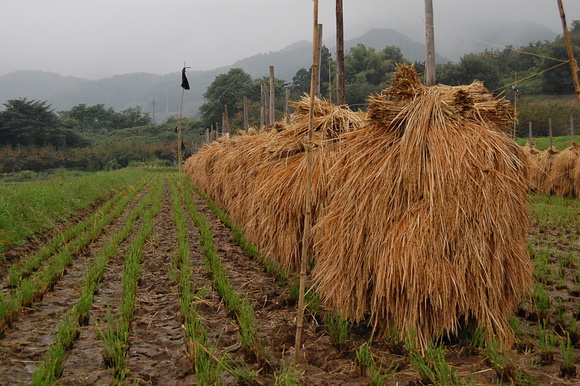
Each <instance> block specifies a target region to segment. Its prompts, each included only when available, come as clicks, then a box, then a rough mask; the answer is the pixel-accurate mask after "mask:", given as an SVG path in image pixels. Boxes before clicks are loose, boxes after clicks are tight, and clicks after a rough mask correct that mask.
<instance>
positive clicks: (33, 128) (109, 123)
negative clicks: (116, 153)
mask: <svg viewBox="0 0 580 386" xmlns="http://www.w3.org/2000/svg"><path fill="white" fill-rule="evenodd" d="M4 107H5V110H4V111H2V112H0V145H2V146H54V147H57V148H63V147H85V146H89V145H90V144H91V143H92V140H91V139H92V138H93V137H94V136H95V135H106V134H109V133H111V132H114V131H117V130H121V129H124V128H127V127H133V126H143V125H148V124H151V117H149V115H148V114H146V113H144V112H143V111H142V110H141V107H131V108H128V109H126V110H123V111H120V112H116V111H115V110H113V108H111V107H109V108H106V107H105V105H103V104H97V105H94V106H87V105H86V104H80V105H77V106H75V107H73V108H72V109H70V110H68V111H60V112H58V113H57V112H55V111H54V110H53V109H51V105H49V104H48V103H47V102H46V101H37V100H28V99H26V98H19V99H11V100H9V101H7V102H6V103H4Z"/></svg>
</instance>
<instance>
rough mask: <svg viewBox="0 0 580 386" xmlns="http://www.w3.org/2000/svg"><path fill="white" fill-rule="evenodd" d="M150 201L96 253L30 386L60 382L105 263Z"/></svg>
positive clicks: (147, 198)
mask: <svg viewBox="0 0 580 386" xmlns="http://www.w3.org/2000/svg"><path fill="white" fill-rule="evenodd" d="M133 197H134V195H133ZM152 201H153V191H152V190H150V191H149V192H148V194H147V195H146V196H145V197H144V198H143V200H141V202H140V203H139V204H138V205H137V206H136V207H135V208H134V209H133V211H132V212H131V213H129V215H128V216H127V219H126V220H125V223H124V226H123V228H122V229H121V230H120V232H118V233H115V234H114V235H113V237H112V239H111V240H110V242H109V243H107V245H105V246H104V248H103V249H102V250H101V251H100V252H99V253H98V255H97V256H96V258H95V260H94V261H93V264H92V265H91V267H89V268H88V269H87V271H86V274H85V278H84V281H82V287H81V295H80V297H79V299H78V301H77V303H76V304H75V306H74V307H73V308H72V309H71V310H70V311H69V312H67V313H66V314H65V315H64V318H63V320H62V321H61V322H60V323H59V325H58V327H57V331H58V333H57V338H56V341H55V342H54V343H53V344H52V345H51V346H50V348H49V349H48V350H47V352H46V354H45V359H44V361H43V362H42V363H41V365H40V366H39V367H38V368H37V369H36V370H35V372H34V373H33V375H32V381H31V383H32V384H56V382H57V381H58V379H59V378H60V376H61V374H62V364H63V361H64V356H65V354H66V352H67V351H68V350H69V349H70V348H71V347H72V345H73V343H74V341H75V340H76V338H77V337H78V334H79V329H80V327H81V326H84V325H87V324H88V317H89V312H90V310H91V307H92V305H93V298H94V294H95V291H96V290H97V287H98V285H99V284H100V283H101V281H102V279H103V274H104V271H105V269H106V267H107V264H108V262H109V261H110V260H111V259H112V258H113V257H114V256H115V254H116V253H117V251H118V249H119V246H120V245H121V243H123V242H124V241H125V239H126V238H127V237H128V236H129V235H130V234H131V232H132V231H133V228H134V226H135V224H136V221H137V220H138V219H139V218H140V217H142V216H143V215H144V213H145V210H146V209H147V207H148V206H149V205H150V204H151V203H152Z"/></svg>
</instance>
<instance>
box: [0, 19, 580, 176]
mask: <svg viewBox="0 0 580 386" xmlns="http://www.w3.org/2000/svg"><path fill="white" fill-rule="evenodd" d="M570 36H571V40H572V43H573V46H574V47H573V49H574V52H576V53H579V52H580V21H573V22H572V23H571V29H570ZM320 59H321V60H320V95H321V97H322V98H325V99H328V100H335V99H336V98H335V97H334V95H333V94H335V93H336V85H335V84H333V83H334V82H335V73H336V65H337V63H336V60H335V59H333V58H332V54H331V53H330V51H329V50H328V48H327V47H325V46H323V47H322V50H321V57H320ZM567 61H568V56H567V50H566V46H565V43H564V40H563V38H562V37H557V38H556V39H554V41H543V42H533V43H529V44H528V45H527V46H524V47H518V48H515V47H505V48H504V49H501V50H486V51H484V52H481V53H471V54H467V55H464V56H462V57H461V58H460V60H459V61H458V62H456V63H452V62H448V63H442V64H438V65H437V67H436V75H437V83H441V84H448V85H460V84H470V83H471V82H473V81H474V80H480V81H482V82H484V84H485V86H486V87H487V88H488V90H490V91H491V92H492V93H493V94H496V95H500V94H503V95H505V96H506V97H507V98H509V99H511V101H512V103H513V104H514V105H517V111H518V116H519V122H520V124H519V125H518V132H517V134H518V136H520V137H525V136H527V134H528V122H531V123H533V126H534V135H535V136H547V135H548V119H549V118H550V119H551V120H552V123H553V125H554V135H567V134H568V131H567V127H568V125H569V122H570V120H571V117H572V120H574V121H576V122H580V112H579V109H578V108H577V106H576V105H575V104H564V103H561V99H551V101H550V96H558V95H566V94H571V93H573V92H574V86H573V84H572V78H571V76H570V66H569V64H568V63H567ZM403 63H405V64H410V63H409V61H408V60H406V59H405V57H404V55H403V54H402V52H401V49H400V48H398V47H395V46H386V47H385V48H383V49H382V50H376V49H375V48H372V47H366V46H365V45H363V44H358V45H356V46H354V47H352V48H350V50H349V51H348V52H347V53H346V54H345V60H344V64H345V90H346V103H347V104H348V105H349V106H351V108H353V109H363V110H364V109H365V107H366V103H367V98H368V96H369V95H371V94H373V93H379V92H381V91H382V90H383V89H385V88H386V87H388V84H389V82H390V81H391V79H392V77H393V75H394V71H395V68H396V66H397V65H398V64H403ZM411 64H414V66H415V67H416V68H417V71H418V72H419V73H423V72H424V63H422V62H415V63H411ZM310 78H311V68H301V69H300V70H298V71H297V72H296V74H295V75H294V77H293V78H292V79H291V80H290V81H286V80H283V79H275V81H274V93H275V95H276V106H275V119H276V120H281V119H283V117H284V113H285V100H284V99H285V98H284V97H283V96H284V95H285V89H286V88H289V89H290V99H291V100H294V101H297V100H299V99H300V98H301V97H302V96H303V95H304V94H305V93H309V92H310ZM265 84H266V85H267V84H269V77H262V78H257V79H253V78H252V77H251V76H250V75H249V74H248V73H246V72H245V71H244V70H243V69H241V68H232V69H230V70H229V71H228V72H227V73H224V74H220V75H218V76H216V78H215V79H214V81H213V82H212V83H211V84H210V85H209V86H208V88H207V89H206V91H205V93H204V101H205V103H204V104H202V105H201V107H200V109H199V113H198V115H197V116H196V117H195V118H194V119H187V120H186V122H185V127H184V130H185V131H184V133H185V137H186V139H187V140H188V141H189V143H188V144H187V146H186V145H184V146H186V147H187V148H188V149H189V150H190V151H193V148H194V147H195V143H201V142H202V141H203V140H204V139H205V131H206V129H207V128H209V127H210V126H214V125H215V126H217V125H219V124H220V123H221V121H222V117H223V116H224V113H225V109H226V108H227V116H228V119H229V122H230V126H231V127H232V128H242V127H243V124H244V114H243V112H244V99H245V100H246V102H247V104H246V109H247V112H248V116H249V124H250V126H254V127H259V126H260V108H261V107H260V106H261V99H263V97H264V95H263V93H262V88H263V87H264V85H265ZM4 106H5V110H4V111H2V112H0V146H3V147H5V148H6V147H13V148H14V147H46V146H51V147H54V148H56V149H67V148H84V147H89V146H95V145H97V144H99V143H101V142H103V140H108V141H111V140H113V141H117V142H125V145H123V146H121V147H124V148H126V149H125V150H126V152H130V151H131V149H135V148H140V149H149V147H148V146H146V145H145V143H154V142H157V143H164V144H165V145H163V146H162V148H159V149H156V150H154V151H153V150H151V153H147V152H145V151H143V152H141V153H140V158H139V159H141V160H143V159H145V158H147V157H164V158H167V161H168V162H174V154H173V152H172V151H169V150H167V149H168V148H169V147H170V146H172V145H170V144H169V143H170V142H171V141H174V140H175V138H176V135H175V131H174V130H175V127H176V126H177V124H178V123H177V121H176V118H170V119H168V121H167V122H165V123H164V124H161V125H152V121H151V117H150V116H149V115H148V114H147V113H144V112H143V111H142V109H141V107H139V106H137V107H132V108H128V109H126V110H123V111H120V112H117V111H114V110H113V108H110V107H109V108H107V107H105V105H103V104H97V105H94V106H87V105H86V104H79V105H77V106H75V107H73V108H71V109H70V110H68V111H60V112H55V111H54V110H52V108H51V106H50V105H49V104H48V102H46V101H37V100H28V99H26V98H19V99H14V100H9V101H7V102H6V103H4ZM226 106H227V107H226ZM135 128H136V129H135ZM144 133H145V134H144ZM145 136H147V138H145ZM137 143H138V144H137ZM117 147H119V146H117ZM5 152H6V151H5ZM99 154H100V153H99ZM122 154H124V153H123V151H119V152H118V154H117V155H116V157H119V158H120V157H122ZM109 156H114V155H109ZM55 157H56V158H58V157H60V156H58V157H57V156H55ZM103 157H105V156H103ZM129 158H130V157H129ZM129 158H127V157H123V158H122V166H125V165H123V164H125V163H128V162H130V161H131V159H129ZM105 161H106V160H99V161H98V162H96V163H93V164H94V165H96V166H95V167H99V166H100V165H101V163H104V162H105ZM81 164H82V162H81ZM0 168H1V165H0Z"/></svg>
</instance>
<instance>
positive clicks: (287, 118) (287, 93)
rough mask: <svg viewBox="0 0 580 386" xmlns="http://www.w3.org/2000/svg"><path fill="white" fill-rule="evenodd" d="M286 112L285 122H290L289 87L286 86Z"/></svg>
mask: <svg viewBox="0 0 580 386" xmlns="http://www.w3.org/2000/svg"><path fill="white" fill-rule="evenodd" d="M284 111H285V112H286V124H287V125H289V124H290V87H286V102H285V109H284Z"/></svg>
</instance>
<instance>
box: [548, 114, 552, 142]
mask: <svg viewBox="0 0 580 386" xmlns="http://www.w3.org/2000/svg"><path fill="white" fill-rule="evenodd" d="M548 131H549V132H550V149H551V148H552V118H548Z"/></svg>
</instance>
